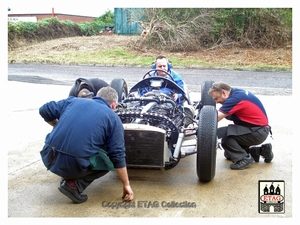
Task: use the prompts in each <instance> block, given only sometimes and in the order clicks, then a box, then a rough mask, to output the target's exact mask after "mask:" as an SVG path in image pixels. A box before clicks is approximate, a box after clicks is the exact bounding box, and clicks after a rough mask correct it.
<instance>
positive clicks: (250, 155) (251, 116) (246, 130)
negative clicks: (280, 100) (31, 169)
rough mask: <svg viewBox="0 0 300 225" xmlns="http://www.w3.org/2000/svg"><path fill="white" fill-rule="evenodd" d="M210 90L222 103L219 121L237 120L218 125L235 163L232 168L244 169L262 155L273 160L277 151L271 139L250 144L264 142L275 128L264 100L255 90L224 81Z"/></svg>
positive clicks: (229, 155) (229, 157)
mask: <svg viewBox="0 0 300 225" xmlns="http://www.w3.org/2000/svg"><path fill="white" fill-rule="evenodd" d="M208 93H209V94H210V95H211V96H212V97H213V99H214V100H215V101H216V103H220V104H221V105H222V106H221V107H220V109H219V112H218V122H219V121H220V120H222V119H223V118H226V119H228V120H230V121H233V123H234V124H229V125H228V126H226V127H221V128H219V129H218V137H219V138H221V139H222V140H221V145H222V147H223V149H224V150H225V152H224V155H225V157H226V158H227V159H229V160H231V161H232V162H233V163H234V164H232V165H230V168H231V169H233V170H242V169H244V168H246V167H248V166H250V165H252V164H254V162H255V161H256V162H258V161H259V157H260V156H262V157H263V158H264V160H265V162H266V163H269V162H271V161H272V159H273V156H274V155H273V152H272V145H271V144H270V143H267V144H263V145H262V146H260V147H250V146H252V145H259V144H261V143H263V142H264V141H265V140H266V139H267V137H268V135H269V133H270V132H271V127H270V126H269V121H268V117H267V113H266V111H265V109H264V106H263V104H262V103H261V101H260V100H259V99H258V98H257V97H256V96H255V95H254V94H252V93H251V92H249V91H246V90H243V89H238V88H232V87H230V86H229V85H228V84H226V83H223V82H216V83H213V85H212V87H211V88H210V89H209V91H208Z"/></svg>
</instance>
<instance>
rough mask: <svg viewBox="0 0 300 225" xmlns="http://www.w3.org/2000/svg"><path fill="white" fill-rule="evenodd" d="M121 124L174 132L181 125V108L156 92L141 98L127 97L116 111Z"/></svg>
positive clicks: (168, 97) (162, 94) (166, 96)
mask: <svg viewBox="0 0 300 225" xmlns="http://www.w3.org/2000/svg"><path fill="white" fill-rule="evenodd" d="M116 113H117V114H118V115H119V117H120V119H121V120H122V123H136V124H146V125H151V126H155V127H159V128H162V129H164V130H166V132H176V131H177V129H178V128H179V127H180V126H182V124H183V119H184V116H183V107H182V106H180V105H177V104H176V103H175V102H174V101H173V100H172V99H171V97H170V96H168V95H166V94H164V93H162V92H161V91H158V90H153V91H151V92H148V93H147V94H145V95H144V96H142V97H134V96H132V97H131V96H128V97H127V98H126V99H125V100H124V101H123V102H122V103H120V104H119V105H118V107H117V109H116Z"/></svg>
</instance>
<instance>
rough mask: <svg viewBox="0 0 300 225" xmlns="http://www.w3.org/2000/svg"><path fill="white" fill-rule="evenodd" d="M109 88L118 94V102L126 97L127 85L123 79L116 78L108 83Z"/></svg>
mask: <svg viewBox="0 0 300 225" xmlns="http://www.w3.org/2000/svg"><path fill="white" fill-rule="evenodd" d="M110 86H111V87H112V88H113V89H115V90H116V91H117V93H118V101H119V102H121V101H123V100H124V99H125V98H126V97H127V95H128V87H127V83H126V81H125V80H124V79H120V78H116V79H113V80H112V81H111V83H110Z"/></svg>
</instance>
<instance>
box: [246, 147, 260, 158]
mask: <svg viewBox="0 0 300 225" xmlns="http://www.w3.org/2000/svg"><path fill="white" fill-rule="evenodd" d="M249 153H250V155H251V156H252V157H253V159H254V161H255V162H259V157H260V153H261V147H250V148H249Z"/></svg>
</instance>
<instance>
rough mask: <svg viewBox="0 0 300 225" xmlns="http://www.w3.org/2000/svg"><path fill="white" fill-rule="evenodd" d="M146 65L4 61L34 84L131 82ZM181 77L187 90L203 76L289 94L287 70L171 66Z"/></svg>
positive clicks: (14, 75)
mask: <svg viewBox="0 0 300 225" xmlns="http://www.w3.org/2000/svg"><path fill="white" fill-rule="evenodd" d="M149 69H150V68H147V67H124V66H120V67H117V66H88V65H81V66H72V65H71V66H68V65H48V64H8V80H9V81H20V82H28V83H38V84H53V85H73V83H74V81H75V79H76V78H78V77H84V78H92V77H98V78H100V79H103V80H105V81H106V82H108V83H110V81H111V80H112V79H114V78H123V79H125V81H126V82H127V84H128V86H129V87H130V86H132V85H133V84H135V83H136V82H137V81H138V80H139V79H141V78H142V77H143V75H144V74H146V73H147V72H148V71H149ZM173 69H174V70H176V71H177V72H178V73H179V74H180V75H181V76H182V77H183V79H184V81H185V83H186V84H187V86H188V89H189V91H190V92H200V88H201V84H202V83H203V82H204V81H205V80H214V81H224V82H226V83H228V84H230V85H231V86H234V87H241V88H246V89H248V90H249V91H252V92H253V93H254V94H258V95H281V96H289V95H291V94H292V73H291V72H262V71H236V70H221V69H219V70H216V69H210V70H207V69H185V68H176V67H174V68H173Z"/></svg>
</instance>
